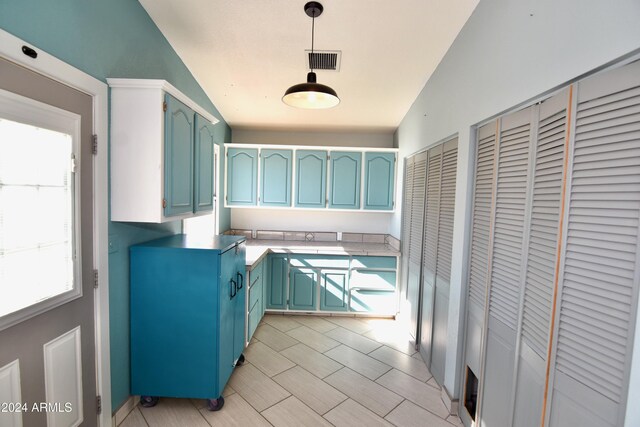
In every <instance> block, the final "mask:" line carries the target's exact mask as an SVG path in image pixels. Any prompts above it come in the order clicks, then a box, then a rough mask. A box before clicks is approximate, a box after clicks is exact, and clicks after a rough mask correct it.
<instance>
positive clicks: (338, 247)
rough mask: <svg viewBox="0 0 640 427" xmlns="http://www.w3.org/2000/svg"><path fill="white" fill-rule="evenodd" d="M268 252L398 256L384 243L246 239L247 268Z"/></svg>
mask: <svg viewBox="0 0 640 427" xmlns="http://www.w3.org/2000/svg"><path fill="white" fill-rule="evenodd" d="M269 253H276V254H283V253H289V254H311V255H313V254H322V255H371V256H400V251H397V250H395V249H394V248H392V247H391V246H390V245H387V244H386V243H352V242H315V241H308V242H305V241H295V240H258V239H247V269H248V270H252V269H253V267H255V266H256V265H257V264H258V262H260V261H261V260H262V258H264V257H265V256H266V255H267V254H269Z"/></svg>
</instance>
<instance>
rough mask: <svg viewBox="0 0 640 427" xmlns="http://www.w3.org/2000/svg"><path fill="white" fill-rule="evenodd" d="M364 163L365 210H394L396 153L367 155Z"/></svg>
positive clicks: (371, 153) (370, 153) (372, 153)
mask: <svg viewBox="0 0 640 427" xmlns="http://www.w3.org/2000/svg"><path fill="white" fill-rule="evenodd" d="M364 162H365V171H364V175H365V178H364V179H365V181H364V209H368V210H380V211H390V210H393V203H394V202H393V190H394V183H395V166H396V155H395V153H384V152H369V153H365V155H364Z"/></svg>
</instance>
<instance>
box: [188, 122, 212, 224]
mask: <svg viewBox="0 0 640 427" xmlns="http://www.w3.org/2000/svg"><path fill="white" fill-rule="evenodd" d="M213 135H214V133H213V125H212V124H211V123H209V122H208V121H207V120H206V119H204V118H203V117H202V116H201V115H200V114H196V139H195V154H196V155H195V159H194V166H195V171H194V183H193V184H194V206H193V208H194V211H195V212H200V211H211V210H213V198H214V196H215V189H214V185H215V176H214V172H215V166H214V164H215V141H214V137H213Z"/></svg>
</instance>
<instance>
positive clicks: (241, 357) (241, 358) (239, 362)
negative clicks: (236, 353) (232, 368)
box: [236, 354, 244, 366]
mask: <svg viewBox="0 0 640 427" xmlns="http://www.w3.org/2000/svg"><path fill="white" fill-rule="evenodd" d="M242 365H244V354H241V355H240V357H238V361H237V362H236V366H242Z"/></svg>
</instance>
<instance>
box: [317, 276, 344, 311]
mask: <svg viewBox="0 0 640 427" xmlns="http://www.w3.org/2000/svg"><path fill="white" fill-rule="evenodd" d="M320 274H321V285H322V287H321V288H320V310H325V311H347V309H348V300H349V271H348V270H322V271H321V273H320Z"/></svg>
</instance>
